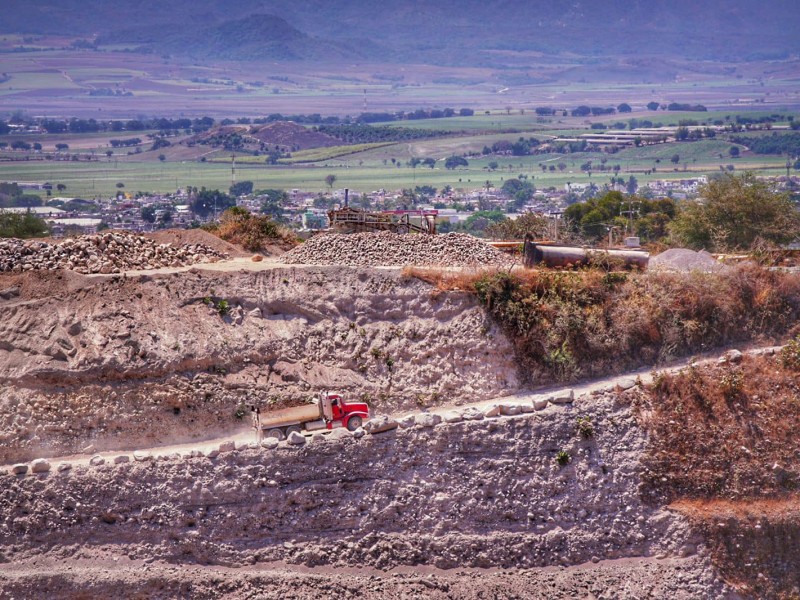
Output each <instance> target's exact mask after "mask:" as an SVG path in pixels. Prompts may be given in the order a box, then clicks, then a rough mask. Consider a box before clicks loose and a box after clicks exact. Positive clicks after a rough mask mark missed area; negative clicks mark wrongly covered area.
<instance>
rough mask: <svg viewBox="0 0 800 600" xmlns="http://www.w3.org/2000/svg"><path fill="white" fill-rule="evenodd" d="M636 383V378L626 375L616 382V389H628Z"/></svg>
mask: <svg viewBox="0 0 800 600" xmlns="http://www.w3.org/2000/svg"><path fill="white" fill-rule="evenodd" d="M635 385H636V380H635V379H632V378H630V377H626V378H625V379H621V380H620V381H618V382H617V389H618V390H621V391H623V392H624V391H625V390H629V389H631V388H632V387H634V386H635Z"/></svg>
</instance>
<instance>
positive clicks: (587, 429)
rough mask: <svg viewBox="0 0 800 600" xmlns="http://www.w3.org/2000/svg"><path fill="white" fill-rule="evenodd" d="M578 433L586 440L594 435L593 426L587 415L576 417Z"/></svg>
mask: <svg viewBox="0 0 800 600" xmlns="http://www.w3.org/2000/svg"><path fill="white" fill-rule="evenodd" d="M578 433H580V434H581V436H582V437H584V438H585V439H587V440H588V439H589V438H591V437H593V436H594V426H593V425H592V420H591V419H590V418H589V417H578Z"/></svg>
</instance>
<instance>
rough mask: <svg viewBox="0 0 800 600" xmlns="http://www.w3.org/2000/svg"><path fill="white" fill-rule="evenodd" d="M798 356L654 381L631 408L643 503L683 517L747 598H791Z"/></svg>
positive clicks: (795, 568)
mask: <svg viewBox="0 0 800 600" xmlns="http://www.w3.org/2000/svg"><path fill="white" fill-rule="evenodd" d="M797 351H798V346H797V345H796V344H794V343H792V344H789V345H788V346H787V347H786V348H785V349H784V351H783V352H782V353H781V354H780V355H777V356H771V355H766V356H752V357H751V356H747V355H745V356H744V357H741V361H739V357H738V356H736V357H735V358H734V359H733V360H731V359H730V358H729V359H728V360H725V361H724V362H721V364H718V365H713V366H709V367H698V368H688V369H686V370H684V371H683V372H681V373H678V374H675V375H668V374H661V375H656V376H655V379H654V383H653V385H652V387H651V389H650V390H649V391H648V392H646V393H642V394H641V395H640V396H639V398H638V399H637V400H636V402H635V405H636V406H637V410H638V414H639V419H640V422H642V423H643V424H644V426H645V427H646V428H647V429H648V431H649V443H648V448H647V451H646V456H645V458H644V459H643V463H644V465H645V470H644V474H643V485H642V494H643V498H645V500H646V501H647V502H650V503H652V504H653V505H661V504H662V503H667V502H671V503H672V504H671V507H672V508H674V509H676V510H678V511H679V512H681V513H683V514H685V515H687V516H688V517H689V518H690V519H691V521H692V523H693V525H694V526H695V528H696V530H697V531H698V532H700V533H701V534H702V535H703V536H704V537H705V539H706V543H707V544H708V546H709V548H710V550H711V555H712V558H713V561H714V564H715V566H716V568H717V569H718V570H719V572H720V573H721V574H722V576H723V577H724V578H725V580H726V581H728V582H729V583H731V584H732V585H733V586H734V587H735V588H736V589H737V590H739V591H740V592H741V593H742V594H744V595H746V596H747V597H755V598H780V599H796V598H798V596H800V495H799V494H798V488H799V487H800V462H798V459H800V437H798V435H797V429H798V426H800V402H799V401H798V398H799V397H800V372H798V370H797V368H796V367H797V365H798V364H800V361H798V360H797V359H798V358H800V356H798V353H797Z"/></svg>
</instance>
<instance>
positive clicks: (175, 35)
mask: <svg viewBox="0 0 800 600" xmlns="http://www.w3.org/2000/svg"><path fill="white" fill-rule="evenodd" d="M97 41H98V43H100V44H111V43H115V42H120V41H122V42H133V43H135V44H137V45H138V46H139V47H140V48H141V49H147V50H154V51H158V52H160V53H169V54H177V55H185V56H190V57H193V58H205V59H218V60H245V61H260V60H273V61H298V60H330V61H340V60H354V59H356V60H362V59H363V58H364V54H363V51H359V50H356V49H354V48H353V47H351V46H350V45H349V44H347V43H345V42H337V41H331V40H325V39H321V38H316V37H312V36H310V35H308V34H305V33H303V32H302V31H300V30H298V29H296V28H295V27H292V26H291V25H290V24H289V23H288V22H286V21H285V20H284V19H282V18H280V17H276V16H275V15H266V14H255V15H248V16H247V17H245V18H242V19H236V20H231V21H224V22H222V23H221V24H219V25H213V26H196V27H188V28H187V27H178V26H175V25H156V26H150V27H146V26H139V27H135V28H129V29H121V30H118V31H115V32H114V33H113V34H103V35H100V36H99V37H98V38H97Z"/></svg>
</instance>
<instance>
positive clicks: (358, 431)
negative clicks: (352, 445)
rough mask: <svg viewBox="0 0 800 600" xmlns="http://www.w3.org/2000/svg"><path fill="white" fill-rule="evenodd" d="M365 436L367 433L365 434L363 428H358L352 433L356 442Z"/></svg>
mask: <svg viewBox="0 0 800 600" xmlns="http://www.w3.org/2000/svg"><path fill="white" fill-rule="evenodd" d="M366 434H367V432H366V431H364V428H363V427H358V428H357V429H356V430H355V431H354V432H353V437H354V438H356V439H357V440H360V439H361V438H362V437H364V436H365V435H366Z"/></svg>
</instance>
